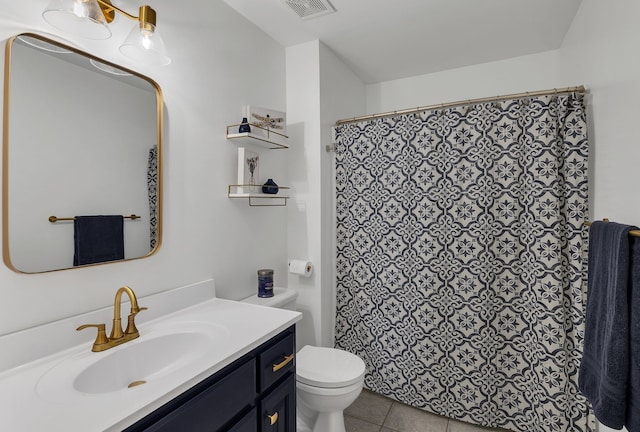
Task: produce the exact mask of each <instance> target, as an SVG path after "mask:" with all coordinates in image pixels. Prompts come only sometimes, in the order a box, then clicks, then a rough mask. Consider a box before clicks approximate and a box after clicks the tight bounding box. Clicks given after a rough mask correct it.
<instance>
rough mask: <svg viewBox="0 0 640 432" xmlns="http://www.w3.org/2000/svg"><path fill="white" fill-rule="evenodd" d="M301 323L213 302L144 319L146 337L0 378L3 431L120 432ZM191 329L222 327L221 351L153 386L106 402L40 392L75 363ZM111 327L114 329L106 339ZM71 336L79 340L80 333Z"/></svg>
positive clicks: (287, 315)
mask: <svg viewBox="0 0 640 432" xmlns="http://www.w3.org/2000/svg"><path fill="white" fill-rule="evenodd" d="M123 306H124V305H123ZM141 306H143V304H141ZM127 314H128V309H124V308H123V316H126V315H127ZM141 315H142V314H141ZM141 315H139V317H140V316H141ZM301 317H302V315H301V314H300V313H299V312H293V311H289V310H282V309H275V308H269V307H262V306H255V305H251V304H246V303H240V302H235V301H230V300H222V299H217V298H214V299H211V300H207V301H204V302H202V303H199V304H196V305H194V306H190V307H187V308H185V309H181V310H179V311H176V312H173V313H170V314H167V315H165V316H162V317H159V318H155V319H153V320H152V321H148V322H143V320H142V319H138V321H137V323H138V329H139V331H140V337H139V338H138V339H135V340H133V341H130V342H127V343H125V344H123V345H120V346H118V347H114V348H111V349H109V350H107V351H103V352H101V353H93V352H91V346H92V342H90V343H83V344H81V345H77V346H75V347H72V348H69V349H66V350H64V351H61V352H57V353H54V354H51V355H48V356H46V357H44V358H41V359H37V360H35V361H31V362H29V363H26V364H23V365H20V366H18V367H15V368H12V369H9V370H6V371H4V372H2V373H0V430H2V431H12V432H21V431H28V432H39V431H48V432H56V431H64V432H93V431H96V432H98V431H121V430H122V429H124V428H126V427H127V426H129V425H131V424H133V423H135V422H136V421H137V420H139V419H141V418H143V417H144V416H146V415H147V414H149V413H151V412H153V411H154V410H156V409H157V408H159V407H160V406H162V405H163V404H165V403H166V402H168V401H170V400H171V399H173V398H174V397H176V396H178V395H179V394H181V393H182V392H184V391H185V390H187V389H189V388H190V387H192V386H193V385H195V384H196V383H198V382H200V381H202V380H203V379H204V378H206V377H208V376H210V375H212V374H213V373H215V372H217V371H218V370H220V369H222V368H223V367H225V366H227V365H229V364H230V363H232V362H233V361H234V360H236V359H238V358H240V357H242V356H243V355H244V354H246V353H248V352H249V351H251V350H253V349H254V348H256V347H258V346H259V345H261V344H262V343H264V342H266V341H267V340H269V339H270V338H271V337H273V336H275V335H276V334H278V333H280V332H281V331H283V330H285V329H286V328H288V327H290V326H291V325H293V324H294V323H296V322H297V321H298V320H300V319H301ZM185 325H188V326H202V327H203V328H207V326H210V327H213V326H215V327H217V328H218V329H219V328H220V327H224V329H226V330H225V331H228V334H226V335H225V337H224V339H223V342H222V343H220V344H216V346H211V347H209V348H210V349H209V348H208V351H207V354H206V356H202V357H201V358H198V359H197V360H194V361H192V362H190V363H189V365H188V367H184V368H182V369H180V370H179V371H178V372H175V373H171V374H169V375H167V376H163V377H160V378H157V379H149V380H148V382H147V383H146V384H144V385H141V386H139V387H134V388H131V389H124V390H118V391H114V392H110V393H102V394H88V393H80V392H77V391H76V390H73V389H72V388H70V387H69V388H65V389H63V388H61V389H60V392H59V393H56V392H52V391H51V386H49V390H48V391H42V387H43V386H42V383H41V380H42V377H43V376H51V375H50V374H51V372H54V373H55V371H57V370H58V369H55V368H56V367H58V368H60V366H59V365H60V364H61V363H62V362H65V361H66V360H67V359H69V358H81V359H88V360H87V361H92V360H93V359H99V358H100V356H107V355H109V354H110V353H112V352H115V351H116V350H118V349H124V348H125V347H127V345H128V344H134V343H137V342H140V341H145V338H151V337H153V335H154V334H157V333H158V332H159V331H166V330H169V331H170V330H171V329H172V327H175V328H179V327H180V326H185ZM110 327H111V325H110V323H108V324H107V332H109V330H110ZM68 331H69V332H75V328H69V330H68ZM85 331H87V330H85ZM48 371H49V375H47V372H48Z"/></svg>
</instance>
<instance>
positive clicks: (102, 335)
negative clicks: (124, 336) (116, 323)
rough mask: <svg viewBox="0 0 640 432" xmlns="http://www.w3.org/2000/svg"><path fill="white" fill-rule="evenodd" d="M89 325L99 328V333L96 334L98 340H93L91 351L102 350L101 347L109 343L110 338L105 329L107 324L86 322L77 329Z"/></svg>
mask: <svg viewBox="0 0 640 432" xmlns="http://www.w3.org/2000/svg"><path fill="white" fill-rule="evenodd" d="M89 327H96V328H97V329H98V334H97V335H96V340H95V341H94V342H93V348H92V349H91V351H94V352H96V351H102V350H101V349H100V347H101V346H102V345H106V344H107V343H109V338H108V337H107V331H106V329H105V327H106V326H105V325H104V324H84V325H81V326H80V327H78V328H77V329H76V331H80V330H84V329H86V328H89Z"/></svg>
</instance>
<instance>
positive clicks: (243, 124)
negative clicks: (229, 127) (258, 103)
mask: <svg viewBox="0 0 640 432" xmlns="http://www.w3.org/2000/svg"><path fill="white" fill-rule="evenodd" d="M249 132H251V126H249V122H248V121H247V118H246V117H242V122H241V123H240V127H239V128H238V133H249Z"/></svg>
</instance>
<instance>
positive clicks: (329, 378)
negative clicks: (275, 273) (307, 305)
mask: <svg viewBox="0 0 640 432" xmlns="http://www.w3.org/2000/svg"><path fill="white" fill-rule="evenodd" d="M273 291H274V296H273V297H269V298H260V297H258V296H256V295H253V296H251V297H247V298H246V299H244V300H243V301H245V302H247V303H253V304H259V305H264V306H270V307H278V308H283V309H291V310H295V302H296V298H297V293H296V292H295V291H294V290H289V289H286V288H278V287H275V288H274V289H273ZM364 372H365V364H364V362H363V361H362V359H361V358H360V357H358V356H356V355H355V354H351V353H349V352H347V351H343V350H339V349H336V348H325V347H317V346H312V345H306V346H304V347H303V348H302V349H300V350H299V351H298V352H297V354H296V394H297V396H296V401H297V404H296V405H297V406H296V408H297V410H296V411H297V412H296V422H297V430H298V432H345V427H344V415H343V411H344V410H345V408H347V407H348V406H349V405H351V404H352V403H353V401H355V400H356V398H357V397H358V395H360V392H361V391H362V387H363V384H364Z"/></svg>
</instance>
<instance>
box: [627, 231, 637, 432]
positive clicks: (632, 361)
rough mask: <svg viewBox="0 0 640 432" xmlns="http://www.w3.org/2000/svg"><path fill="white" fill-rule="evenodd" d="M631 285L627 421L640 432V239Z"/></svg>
mask: <svg viewBox="0 0 640 432" xmlns="http://www.w3.org/2000/svg"><path fill="white" fill-rule="evenodd" d="M630 260H631V267H630V272H631V274H630V277H629V279H630V280H631V285H630V287H629V387H628V390H627V420H626V427H627V430H628V431H629V432H640V238H638V237H632V238H631V253H630Z"/></svg>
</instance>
